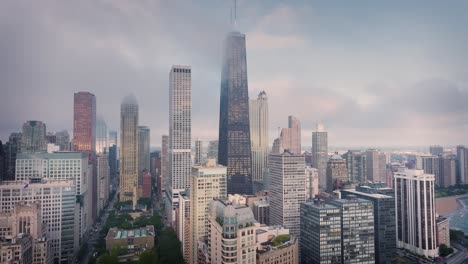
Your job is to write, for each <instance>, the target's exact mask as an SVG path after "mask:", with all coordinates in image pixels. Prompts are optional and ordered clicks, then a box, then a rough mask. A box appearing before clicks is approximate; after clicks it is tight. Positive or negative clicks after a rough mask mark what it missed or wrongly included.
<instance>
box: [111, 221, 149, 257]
mask: <svg viewBox="0 0 468 264" xmlns="http://www.w3.org/2000/svg"><path fill="white" fill-rule="evenodd" d="M154 237H155V233H154V226H146V227H142V228H138V229H131V230H124V229H118V228H116V227H113V228H111V229H109V232H108V233H107V236H106V249H107V250H108V251H111V250H112V249H113V248H114V247H122V248H127V249H128V252H129V253H138V252H142V251H145V250H148V249H152V248H154Z"/></svg>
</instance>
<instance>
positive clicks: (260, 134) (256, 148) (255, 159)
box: [249, 91, 269, 184]
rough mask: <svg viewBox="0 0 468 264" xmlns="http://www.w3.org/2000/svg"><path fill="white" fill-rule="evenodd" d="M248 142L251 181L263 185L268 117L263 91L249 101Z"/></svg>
mask: <svg viewBox="0 0 468 264" xmlns="http://www.w3.org/2000/svg"><path fill="white" fill-rule="evenodd" d="M249 111H250V113H249V117H250V140H251V142H252V179H253V181H254V182H258V183H262V184H263V175H264V170H265V168H267V167H268V149H269V134H268V129H269V125H268V124H269V119H268V118H269V117H268V98H267V94H266V93H265V91H262V92H260V93H259V94H258V97H257V99H256V100H250V103H249Z"/></svg>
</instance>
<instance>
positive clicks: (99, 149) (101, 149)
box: [96, 117, 110, 154]
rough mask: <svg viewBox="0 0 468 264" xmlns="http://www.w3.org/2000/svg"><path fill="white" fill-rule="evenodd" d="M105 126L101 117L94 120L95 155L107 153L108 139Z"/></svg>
mask: <svg viewBox="0 0 468 264" xmlns="http://www.w3.org/2000/svg"><path fill="white" fill-rule="evenodd" d="M107 136H108V134H107V124H106V121H104V119H102V117H100V118H98V119H97V120H96V154H102V153H107V151H108V149H107V148H108V147H109V146H110V145H109V144H108V138H107Z"/></svg>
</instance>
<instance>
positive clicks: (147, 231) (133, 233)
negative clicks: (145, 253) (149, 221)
mask: <svg viewBox="0 0 468 264" xmlns="http://www.w3.org/2000/svg"><path fill="white" fill-rule="evenodd" d="M148 236H153V237H154V226H146V227H142V228H138V229H130V230H125V229H118V228H116V227H113V228H111V229H109V233H107V236H106V239H127V238H139V237H148Z"/></svg>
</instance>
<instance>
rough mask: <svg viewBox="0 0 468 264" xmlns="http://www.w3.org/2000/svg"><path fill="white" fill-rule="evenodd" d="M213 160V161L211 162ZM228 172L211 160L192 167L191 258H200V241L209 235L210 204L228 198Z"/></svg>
mask: <svg viewBox="0 0 468 264" xmlns="http://www.w3.org/2000/svg"><path fill="white" fill-rule="evenodd" d="M210 161H212V162H210ZM226 173H227V169H226V167H224V166H216V163H215V162H214V160H209V162H208V163H207V165H206V166H195V167H193V168H192V176H191V177H190V228H191V232H190V246H191V247H192V249H191V255H190V259H192V260H194V259H198V256H197V253H198V246H197V245H198V241H199V240H203V239H204V238H205V237H207V236H208V231H209V227H210V224H209V222H208V206H209V204H210V201H212V200H213V199H217V198H224V199H225V198H226V197H227V192H226V191H227V190H226V188H227V187H226Z"/></svg>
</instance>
